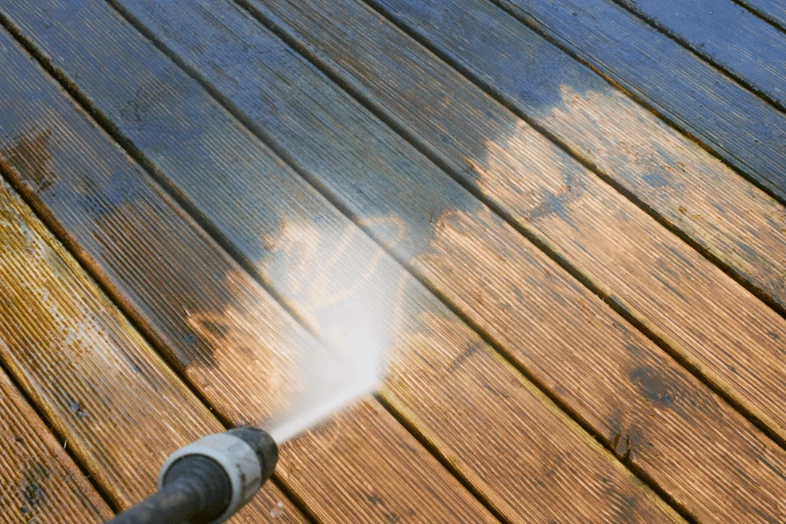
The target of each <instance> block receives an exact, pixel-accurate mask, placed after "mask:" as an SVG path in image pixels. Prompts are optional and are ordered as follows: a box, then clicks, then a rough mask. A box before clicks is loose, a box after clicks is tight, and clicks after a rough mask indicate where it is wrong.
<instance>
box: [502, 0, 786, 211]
mask: <svg viewBox="0 0 786 524" xmlns="http://www.w3.org/2000/svg"><path fill="white" fill-rule="evenodd" d="M493 1H494V2H495V3H498V4H500V5H502V6H504V7H505V8H506V9H508V10H509V11H510V12H511V14H513V15H514V16H516V17H517V18H520V19H521V20H523V21H526V22H527V23H529V24H531V25H533V26H535V27H537V28H538V29H539V30H540V31H543V32H544V33H546V34H547V35H549V37H551V38H553V39H555V40H556V41H557V42H559V43H560V44H561V45H563V46H565V47H566V48H567V49H570V51H571V52H572V53H574V54H575V55H576V56H578V57H580V58H581V59H583V60H586V61H587V63H589V64H590V65H592V67H594V68H596V69H597V70H598V71H600V72H601V73H603V74H604V75H606V76H608V77H609V78H611V79H612V80H614V81H615V82H616V83H618V84H619V85H621V86H623V87H624V88H625V89H628V90H630V91H631V92H632V93H634V94H635V95H636V96H638V97H640V98H641V99H642V100H644V101H645V102H646V103H648V104H650V105H651V106H652V107H653V108H654V109H655V110H656V111H657V112H659V113H661V114H662V115H664V116H665V117H666V118H668V119H669V120H670V121H672V122H674V123H676V124H677V125H678V126H680V128H682V129H684V130H685V131H687V132H688V133H690V134H691V135H692V136H694V137H696V138H697V139H698V140H699V141H700V142H703V143H704V144H705V145H706V146H707V147H709V148H710V149H711V150H713V151H714V152H715V153H716V154H718V155H719V156H720V157H721V158H724V159H725V160H726V161H728V162H729V163H730V164H732V165H734V166H736V167H737V168H738V169H740V170H741V171H743V172H745V173H747V174H748V175H749V176H751V177H752V178H753V179H755V180H757V181H758V182H759V183H760V184H762V185H763V186H764V187H767V188H768V189H769V190H770V191H772V192H773V194H776V195H778V196H779V197H780V198H781V199H782V201H786V148H784V144H786V114H784V113H782V112H780V111H779V110H777V109H776V108H774V107H773V106H771V105H770V104H768V103H767V102H765V101H764V100H762V99H761V98H759V97H758V96H756V95H755V94H753V93H751V92H750V91H748V90H746V89H745V88H743V87H741V86H740V85H739V84H737V83H735V82H734V81H732V80H731V79H729V78H728V77H726V76H725V75H723V73H721V72H720V71H718V70H717V69H715V68H713V67H712V66H711V65H709V64H707V63H706V62H704V61H702V60H701V59H700V58H699V57H697V56H695V55H694V54H693V53H691V52H690V51H689V50H687V49H685V48H684V47H682V46H681V45H680V44H678V43H677V42H675V41H673V40H671V39H670V38H669V37H668V36H666V35H663V34H660V33H658V32H657V31H656V30H655V29H653V28H652V27H650V26H649V25H647V24H646V22H644V21H642V20H640V19H638V18H637V17H636V16H635V15H633V14H631V13H629V12H627V11H626V10H625V9H623V8H622V7H620V6H617V5H615V4H613V3H612V2H611V0H546V1H544V0H493Z"/></svg>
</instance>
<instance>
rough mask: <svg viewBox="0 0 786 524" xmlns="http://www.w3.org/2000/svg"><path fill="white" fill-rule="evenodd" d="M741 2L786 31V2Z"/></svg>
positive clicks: (765, 0) (773, 0)
mask: <svg viewBox="0 0 786 524" xmlns="http://www.w3.org/2000/svg"><path fill="white" fill-rule="evenodd" d="M739 3H740V4H742V5H744V6H746V7H748V8H749V9H751V10H752V11H753V12H754V13H757V14H758V15H759V16H761V17H763V18H764V19H765V20H768V21H769V22H770V23H772V24H774V25H775V26H777V27H779V28H780V29H782V30H783V31H786V4H784V3H783V2H781V0H739Z"/></svg>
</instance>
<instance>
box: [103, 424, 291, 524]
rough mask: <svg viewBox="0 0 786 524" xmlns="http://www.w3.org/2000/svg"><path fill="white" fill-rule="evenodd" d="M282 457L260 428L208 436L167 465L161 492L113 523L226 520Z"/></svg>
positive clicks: (179, 452) (204, 523)
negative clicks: (279, 456)
mask: <svg viewBox="0 0 786 524" xmlns="http://www.w3.org/2000/svg"><path fill="white" fill-rule="evenodd" d="M277 460H278V447H277V446H276V443H275V442H274V441H273V438H272V437H271V436H270V435H268V434H267V433H265V432H264V431H262V430H260V429H256V428H237V429H232V430H229V431H227V432H225V433H216V434H213V435H208V436H206V437H204V438H201V439H200V440H198V441H196V442H194V443H193V444H189V445H188V446H185V447H183V448H181V449H179V450H177V451H175V452H174V453H173V454H172V455H171V456H170V457H169V458H168V459H167V460H166V462H165V463H164V465H163V466H162V467H161V472H160V474H159V476H158V491H157V492H156V493H155V494H153V495H151V496H150V497H148V498H147V499H145V500H143V501H142V502H140V503H139V504H137V505H136V506H134V507H132V508H130V509H129V510H127V511H125V512H123V513H121V514H119V515H118V516H117V517H115V518H114V519H113V520H112V521H110V522H111V524H131V523H133V524H147V523H152V522H167V523H172V524H175V523H191V524H217V523H220V522H224V521H225V520H227V519H228V518H229V517H231V516H232V515H234V514H235V512H237V511H238V510H239V509H240V508H241V507H243V505H245V504H246V503H247V502H248V501H249V500H251V498H252V497H253V496H254V494H256V492H257V491H258V490H259V488H260V487H262V485H263V484H264V483H265V482H266V481H267V480H268V479H269V478H270V477H271V475H272V474H273V469H274V468H275V466H276V461H277Z"/></svg>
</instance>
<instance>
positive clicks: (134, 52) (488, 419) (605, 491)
mask: <svg viewBox="0 0 786 524" xmlns="http://www.w3.org/2000/svg"><path fill="white" fill-rule="evenodd" d="M101 6H102V4H101V3H97V2H88V3H86V4H85V3H82V8H83V9H86V10H88V11H89V12H90V13H91V16H92V18H93V20H94V22H93V24H91V26H90V27H89V28H88V27H85V26H81V25H78V24H76V23H75V21H77V20H79V19H80V17H81V16H82V13H81V12H80V11H79V10H70V9H68V6H62V7H61V8H59V9H55V5H53V4H44V5H42V6H41V8H40V9H41V10H40V11H39V9H30V7H29V6H27V5H25V4H24V3H19V4H13V3H9V4H7V5H6V8H5V13H6V15H7V16H9V17H11V18H12V19H13V20H14V21H17V22H18V23H19V25H20V27H21V30H22V31H23V32H24V34H30V35H36V38H35V41H36V44H37V45H39V46H41V48H42V51H43V52H44V53H45V54H46V56H47V57H48V59H49V60H52V63H53V65H54V66H56V67H58V68H59V69H60V70H61V71H62V73H63V74H66V75H68V78H69V79H70V80H71V81H73V79H76V78H78V79H79V87H80V88H81V89H83V90H84V91H85V92H86V93H87V94H88V95H89V98H90V100H91V101H92V103H93V104H94V105H95V106H96V109H98V110H99V111H101V112H102V113H103V114H104V115H105V116H106V117H107V118H109V119H110V120H111V121H112V123H113V125H115V126H116V127H117V128H118V129H119V130H120V131H121V132H122V133H123V134H124V136H125V137H126V138H127V139H128V140H129V142H130V143H132V144H134V145H138V146H139V149H140V151H141V152H142V153H143V154H145V156H146V158H148V159H149V161H150V162H151V164H153V166H154V168H155V169H157V170H158V171H160V172H161V173H162V175H164V176H167V177H168V178H169V179H170V180H171V182H172V184H173V185H174V186H175V190H176V191H177V192H178V193H180V194H182V195H184V196H185V197H186V199H187V200H189V201H190V202H191V203H192V204H193V205H194V206H195V207H196V208H197V209H198V210H199V212H200V213H202V214H203V215H205V216H206V217H207V218H208V219H209V220H210V221H211V222H212V223H214V224H215V225H216V227H217V229H218V230H219V231H220V233H222V234H223V236H224V237H226V238H227V239H229V240H230V241H231V242H232V243H233V244H234V245H236V246H237V248H238V250H239V251H240V252H241V253H242V255H243V256H244V257H246V258H247V259H249V261H252V263H254V264H255V265H257V266H258V268H259V271H260V273H261V274H262V275H263V276H264V277H265V279H266V280H267V281H268V282H270V285H271V286H272V287H274V288H275V289H276V291H277V292H278V293H279V294H280V295H282V296H283V297H285V298H286V299H288V300H290V301H291V302H292V304H293V305H295V306H296V307H297V309H298V312H299V313H301V314H302V316H303V317H305V318H307V319H309V320H311V321H312V322H313V323H314V324H315V326H316V328H317V329H318V331H320V332H322V333H325V335H326V336H327V337H330V336H331V332H333V333H335V332H339V333H342V337H341V338H343V340H341V338H339V339H334V340H333V342H334V343H335V344H337V345H341V344H347V343H352V340H353V339H358V338H361V339H364V338H367V337H368V333H367V332H365V331H364V327H363V325H362V324H363V318H364V309H368V308H376V307H377V306H375V305H374V303H373V302H374V301H379V302H384V303H385V306H384V307H385V310H384V312H383V311H378V312H377V313H378V314H381V315H388V314H389V315H390V317H391V322H390V325H388V326H386V329H388V330H389V331H390V333H389V334H387V336H386V338H387V337H389V338H391V339H393V342H392V345H393V346H394V347H395V350H394V354H393V355H391V359H392V360H393V361H394V363H393V364H392V367H393V370H392V372H391V377H390V379H389V381H388V387H387V388H386V389H387V390H388V391H387V392H386V394H385V396H386V398H388V399H389V400H390V402H391V403H393V404H395V405H396V406H400V415H401V416H402V417H405V418H407V419H408V420H409V421H410V422H411V423H413V424H415V425H416V427H418V429H419V430H420V431H421V432H423V433H424V434H425V435H426V436H427V438H428V439H429V440H430V441H432V442H435V443H438V444H437V448H438V449H439V450H440V452H441V454H442V455H443V456H444V457H451V459H450V460H451V461H452V462H453V463H454V464H455V465H456V467H458V468H459V470H460V471H462V472H464V474H465V475H466V476H467V477H468V478H470V479H471V483H472V484H473V485H474V486H475V487H476V488H477V489H478V490H479V491H480V492H481V493H483V494H484V495H485V496H487V497H488V498H489V499H490V500H491V503H492V504H493V505H494V506H495V507H496V508H497V509H498V511H500V512H502V513H503V514H505V515H507V516H508V518H510V519H511V520H512V521H518V520H519V519H520V518H521V517H522V516H524V515H527V516H529V518H537V519H541V518H559V519H569V520H575V519H579V520H584V519H590V520H613V519H615V518H622V516H623V515H624V520H626V521H631V520H643V521H650V520H653V519H657V518H658V517H657V516H656V514H655V513H653V512H652V507H651V506H650V503H649V502H648V501H647V498H648V497H651V496H652V494H651V493H648V491H647V490H643V489H642V488H641V487H640V486H638V485H637V483H636V482H635V481H633V482H632V481H631V479H630V475H629V474H628V473H627V472H625V471H624V469H622V467H621V465H620V464H619V463H618V462H616V461H614V460H613V459H612V458H611V457H610V456H608V455H607V453H606V452H603V451H600V450H599V449H598V447H597V446H596V445H594V443H592V441H591V439H590V437H589V435H587V434H586V433H584V432H583V431H581V430H580V429H579V428H577V427H575V425H572V424H570V423H568V422H566V420H565V417H564V416H562V415H559V414H557V413H558V412H557V410H556V408H555V407H554V406H553V405H552V404H551V402H549V401H548V400H545V399H544V398H543V397H542V395H540V394H538V393H534V392H533V389H534V388H533V387H532V386H531V385H527V383H526V381H524V380H523V379H522V378H521V377H520V376H518V377H517V375H518V373H516V372H515V371H514V370H512V369H511V368H510V367H509V366H506V365H505V364H503V363H501V362H500V361H499V359H497V358H494V356H493V354H492V352H491V351H490V349H489V348H488V347H486V346H485V344H484V343H483V342H482V340H480V338H479V337H478V336H477V335H476V334H474V333H472V332H471V331H470V330H469V329H468V328H467V327H466V326H464V325H462V323H461V321H460V320H459V319H458V318H456V317H455V316H454V315H453V314H451V313H450V312H449V311H448V310H447V309H446V308H445V307H444V306H442V305H441V304H439V302H437V301H436V299H435V298H434V297H433V296H432V295H430V294H428V293H427V292H426V291H425V290H424V289H423V288H422V286H419V285H417V283H416V282H414V281H412V280H411V279H407V275H406V274H405V273H403V272H402V270H401V268H400V267H398V266H397V265H396V264H395V263H394V262H393V261H392V260H391V259H390V258H389V257H388V256H386V255H384V254H383V253H382V252H381V250H380V248H379V247H377V246H375V245H374V244H373V243H372V242H371V241H370V240H368V239H367V238H366V237H365V235H364V234H363V233H362V232H361V231H360V230H359V229H357V227H356V226H354V225H353V224H352V223H351V222H349V221H348V220H347V219H346V218H344V217H342V216H341V215H340V214H339V213H338V212H337V211H336V210H335V209H334V208H332V207H331V206H330V205H329V204H328V203H327V202H326V201H325V200H324V199H321V198H319V197H318V196H317V194H316V193H315V191H314V190H313V189H312V188H310V187H309V186H308V185H307V184H306V183H305V182H304V181H303V180H302V179H300V178H299V177H298V176H297V174H295V173H294V172H292V171H291V170H289V169H287V168H286V167H285V166H284V165H283V164H281V163H280V162H277V161H276V160H275V158H274V157H273V156H272V154H271V153H270V152H269V151H268V150H267V149H266V148H265V147H264V146H262V145H261V143H260V142H259V141H257V140H256V139H254V138H253V136H251V135H250V133H248V132H244V131H243V130H241V129H240V126H239V125H238V123H237V122H236V121H233V120H232V118H231V117H229V116H228V115H227V114H226V113H224V112H223V111H221V110H220V109H219V107H218V106H217V104H216V103H215V102H214V101H212V100H211V99H210V98H209V96H208V95H207V94H206V93H203V94H201V95H200V94H199V93H200V89H201V88H199V86H198V85H196V84H195V82H194V81H193V80H190V79H189V78H188V77H187V76H185V74H184V73H178V71H177V69H176V68H174V66H171V65H170V66H169V67H166V66H165V65H163V64H166V62H167V60H166V59H165V58H164V57H162V56H160V55H159V54H158V53H157V52H156V51H155V49H154V48H153V47H152V45H150V44H146V43H145V42H144V39H143V38H141V36H140V35H138V34H135V33H134V32H133V31H132V30H129V29H128V28H127V27H125V26H123V25H122V24H120V22H119V20H118V18H117V17H116V16H113V15H112V13H111V12H109V13H108V12H107V10H106V8H104V9H102V8H101ZM44 9H46V14H44V12H43V10H44ZM143 50H144V51H143ZM52 57H56V58H55V59H53V58H52ZM114 63H117V64H124V66H123V67H122V68H115V67H113V66H110V64H114ZM107 69H109V70H110V71H115V70H116V69H121V71H120V72H118V73H117V74H115V73H113V72H110V74H107V72H106V71H107ZM148 71H157V72H158V78H155V77H152V76H151V75H150V74H148V73H147V72H148ZM163 79H165V82H166V83H164V80H163ZM167 91H168V94H167V95H165V96H163V95H162V96H160V97H158V98H157V99H156V100H157V104H156V107H157V108H158V109H157V110H155V111H150V110H141V111H136V112H131V111H127V110H126V108H128V107H134V106H139V107H149V104H145V99H146V98H147V97H150V96H151V95H150V93H164V92H167ZM140 97H143V98H140ZM191 115H194V116H191ZM207 137H212V138H211V139H210V141H209V142H208V139H207ZM216 137H220V138H216ZM204 150H210V151H211V154H209V155H204V154H200V151H204ZM240 188H242V191H241V189H240ZM241 216H242V219H241ZM282 216H285V217H286V222H287V226H286V228H287V229H288V230H289V231H290V232H291V233H285V232H283V231H281V229H282V228H281V225H280V221H281V217H282ZM292 235H295V236H294V237H293V236H292ZM304 235H306V236H305V238H298V236H300V237H303V236H304ZM260 236H262V237H265V238H268V240H267V241H262V242H260ZM320 237H322V240H320ZM330 244H333V245H341V246H342V248H341V250H340V252H339V253H338V254H336V255H334V256H333V257H332V258H334V259H335V263H333V264H324V263H322V261H321V260H320V259H316V258H315V259H311V258H309V257H304V251H305V252H311V251H317V252H318V251H319V250H316V249H315V248H314V246H315V245H319V246H324V247H325V248H327V246H328V245H330ZM298 248H302V249H298ZM293 254H297V256H298V263H297V264H295V263H294V260H293ZM354 266H357V269H355V267H354ZM364 266H371V267H372V268H373V270H372V271H371V272H370V273H369V269H367V268H366V267H364ZM278 268H280V270H279V269H278ZM349 271H357V274H358V275H359V277H355V278H352V277H351V276H347V275H346V273H347V272H349ZM315 275H317V276H315ZM319 275H324V277H325V279H326V280H334V281H339V282H342V287H341V288H339V289H336V290H335V291H332V290H331V291H330V292H329V293H328V295H327V296H324V295H323V293H320V292H319V289H318V286H316V285H314V284H310V283H308V280H312V281H314V280H316V281H320V280H321V279H320V277H319ZM343 282H347V283H346V284H344V283H343ZM346 288H349V289H350V290H351V289H354V291H351V292H350V293H346V291H344V289H346ZM336 294H338V295H342V294H344V295H346V296H345V297H344V298H342V299H340V300H338V301H337V302H336V301H335V300H333V299H332V298H331V296H335V295H336ZM315 297H316V298H315ZM376 297H379V298H376ZM369 320H372V321H373V320H374V319H369ZM326 331H327V333H326ZM347 337H348V338H349V340H347ZM462 355H463V356H462ZM458 364H461V365H460V366H459V365H458ZM446 378H447V380H446ZM448 405H452V406H454V409H455V413H450V414H449V413H446V412H445V409H444V407H445V406H448ZM480 420H483V421H484V423H482V424H479V423H478V421H480ZM424 421H425V422H424ZM341 424H342V425H343V424H346V420H344V421H343V422H341ZM332 433H335V430H333V431H332ZM301 442H303V441H301ZM310 442H311V443H310V444H308V445H309V446H314V445H319V441H318V440H316V441H315V440H313V439H311V441H310ZM524 442H527V444H524ZM532 442H537V445H533V444H532ZM338 444H339V443H336V445H338ZM297 449H298V450H300V452H299V453H298V456H300V455H303V454H304V452H303V451H302V449H301V448H300V447H299V448H297ZM532 449H537V450H538V452H535V453H533V452H532V451H531V450H532ZM317 456H324V455H322V454H319V455H317ZM566 456H570V457H572V460H571V461H569V462H567V461H563V460H560V461H559V463H558V464H549V462H550V461H551V460H552V458H553V457H566ZM290 462H292V463H294V462H295V461H294V460H292V461H287V462H283V464H284V465H283V466H282V468H281V469H283V471H287V470H288V469H289V467H290V466H289V463H290ZM299 462H303V459H301V460H300V461H299ZM311 467H318V464H312V465H311ZM322 467H323V468H324V466H322ZM544 469H545V470H547V471H553V474H551V475H550V476H549V477H548V478H547V479H546V480H541V479H540V477H541V476H542V471H543V470H544ZM298 478H299V477H298V476H295V475H293V476H291V477H290V476H286V480H285V481H288V480H290V479H291V481H292V482H293V483H295V484H293V486H296V488H297V492H298V493H299V494H302V496H303V497H304V498H305V499H306V500H309V499H310V496H309V493H310V489H309V486H308V485H303V484H302V481H299V480H298ZM601 478H606V479H607V480H606V481H605V482H604V483H603V484H601V483H599V482H597V481H596V480H592V479H601ZM552 479H553V480H552ZM326 481H327V479H322V480H321V481H320V482H322V483H325V482H326ZM334 482H335V481H334ZM320 489H325V488H324V487H323V488H320ZM333 489H339V488H338V487H336V486H335V485H333ZM568 494H571V495H572V497H568ZM312 496H313V495H312ZM375 496H377V495H375ZM382 496H384V495H382ZM385 498H389V497H387V496H385ZM410 498H412V497H410ZM576 500H581V501H582V503H581V504H576V503H575V501H576ZM394 502H395V501H394ZM657 506H658V505H657V504H655V505H654V507H655V508H657ZM345 508H346V509H347V510H350V509H353V510H354V508H353V506H346V507H345ZM388 511H390V508H388ZM407 511H410V510H406V511H402V510H400V509H399V510H396V511H395V512H394V513H395V514H396V515H401V514H406V513H407ZM660 511H662V508H661V510H660ZM353 513H354V511H353ZM331 518H337V516H336V515H332V516H331Z"/></svg>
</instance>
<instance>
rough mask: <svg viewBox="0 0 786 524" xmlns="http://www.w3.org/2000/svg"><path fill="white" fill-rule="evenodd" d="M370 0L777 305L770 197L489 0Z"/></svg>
mask: <svg viewBox="0 0 786 524" xmlns="http://www.w3.org/2000/svg"><path fill="white" fill-rule="evenodd" d="M374 3H375V5H376V6H378V8H380V9H381V10H383V11H384V12H385V13H386V15H387V16H390V17H391V19H393V20H395V21H396V22H397V23H398V24H401V26H402V27H405V28H406V29H407V30H408V31H411V32H412V33H411V34H414V35H417V37H418V38H420V39H422V41H424V42H427V44H428V45H429V46H430V47H431V48H432V49H434V50H435V51H437V52H438V53H439V54H440V56H442V57H444V58H445V59H446V60H448V61H450V62H451V63H452V64H454V65H455V66H456V67H458V68H460V69H461V70H463V71H465V72H466V73H467V74H468V76H470V77H472V78H473V79H474V80H475V81H476V82H477V83H479V84H481V85H483V86H484V88H485V89H487V90H488V91H489V92H491V93H493V94H494V96H496V97H498V98H499V99H502V100H503V101H504V102H505V103H506V104H508V105H509V107H514V108H515V109H516V110H517V111H518V112H519V114H523V115H524V116H526V118H527V119H530V120H531V121H532V122H533V123H534V124H535V125H537V126H542V129H544V130H545V131H546V132H548V133H550V134H552V136H554V137H556V138H557V140H559V141H560V142H562V143H563V144H564V145H565V146H567V148H568V149H569V150H570V151H571V153H573V154H574V155H576V156H577V157H578V158H580V159H582V160H583V161H584V162H585V163H587V164H588V165H591V166H594V169H595V170H596V171H597V172H599V173H601V174H602V175H603V176H604V177H607V178H608V179H610V180H611V181H612V182H613V183H614V184H617V185H618V186H619V187H621V188H622V189H623V190H624V191H626V192H628V194H630V195H633V197H634V198H635V199H636V200H638V201H639V202H641V203H643V205H644V206H646V207H647V208H648V209H650V210H651V212H652V213H653V214H654V215H655V216H657V217H658V218H659V220H660V221H661V223H663V224H665V225H667V226H668V227H670V228H671V229H672V230H674V231H676V232H678V233H679V234H680V235H682V236H683V238H687V239H689V240H690V241H691V242H692V243H693V244H694V245H696V246H698V247H699V248H700V249H702V250H703V251H704V252H705V253H707V254H708V255H709V256H710V257H712V258H713V259H714V260H715V261H716V262H718V263H719V264H721V265H722V266H724V267H725V268H727V270H728V271H730V272H731V273H733V274H734V275H735V276H736V278H738V279H739V280H741V281H743V282H747V284H748V285H749V286H750V287H751V288H752V289H754V290H755V291H756V292H757V294H758V295H759V296H763V297H766V298H767V300H768V301H769V302H770V303H775V304H777V305H778V306H780V307H781V308H786V271H784V267H786V210H785V209H784V207H783V206H782V205H781V204H779V203H778V202H777V201H775V200H774V199H773V198H771V197H769V196H768V195H766V194H765V193H764V192H763V191H761V190H759V189H757V188H755V187H753V186H752V184H750V183H749V182H747V181H746V180H744V179H743V178H742V177H740V176H738V175H737V174H736V173H735V172H734V171H733V170H732V169H730V168H729V167H727V166H726V165H724V164H723V163H722V162H720V161H719V160H717V159H715V158H714V157H712V155H710V154H709V153H707V152H705V151H704V150H703V149H702V148H701V147H700V146H699V145H698V144H696V143H694V142H692V141H690V140H689V139H687V138H685V137H684V136H683V135H681V134H680V133H678V132H677V131H675V130H674V129H672V128H670V127H669V126H667V125H666V124H665V123H664V122H663V121H661V120H660V119H658V118H657V117H656V116H655V115H653V114H652V113H650V112H649V111H647V110H646V109H644V108H643V107H642V106H640V105H638V104H637V103H636V102H634V101H633V100H632V99H631V98H629V97H627V96H625V95H624V94H622V93H621V92H620V91H619V90H618V89H616V88H614V87H613V86H611V85H609V84H608V83H607V82H606V81H605V80H603V79H602V78H601V77H600V76H598V75H597V74H595V73H593V72H592V71H590V70H589V69H588V68H586V67H584V66H582V65H581V64H579V63H578V62H576V61H575V60H573V59H572V58H570V57H569V56H568V55H567V54H565V53H564V52H563V51H561V50H560V49H558V48H557V47H556V46H554V45H552V44H550V43H548V42H547V41H545V40H544V39H543V38H542V37H541V36H539V35H538V34H537V33H535V32H534V31H532V30H531V29H529V28H527V27H526V26H524V25H523V24H520V23H519V22H517V21H516V20H515V19H513V18H512V17H510V16H507V15H506V13H505V12H504V11H502V10H501V9H499V8H498V7H496V6H494V5H493V4H491V3H490V2H484V1H476V0H454V1H452V2H440V1H436V0H423V1H420V0H418V1H409V0H377V1H376V2H374ZM689 3H690V2H689ZM397 40H400V37H399V38H398V39H397ZM410 47H411V45H410ZM414 56H416V57H417V58H419V59H420V60H421V61H424V60H425V61H429V63H431V62H433V59H429V58H428V57H427V56H426V55H425V54H424V53H423V52H421V53H419V54H417V55H414ZM508 118H510V117H508Z"/></svg>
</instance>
